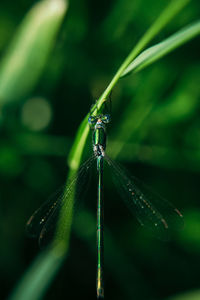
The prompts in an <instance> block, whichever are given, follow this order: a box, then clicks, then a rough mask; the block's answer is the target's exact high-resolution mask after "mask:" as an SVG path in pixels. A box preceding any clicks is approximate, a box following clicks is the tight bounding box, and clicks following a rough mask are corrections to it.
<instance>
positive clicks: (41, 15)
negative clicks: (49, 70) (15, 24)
mask: <svg viewBox="0 0 200 300" xmlns="http://www.w3.org/2000/svg"><path fill="white" fill-rule="evenodd" d="M66 10H67V2H66V1H65V0H43V1H40V2H38V3H37V4H35V6H33V8H32V9H31V10H30V11H29V12H28V14H27V15H26V16H25V18H24V20H23V22H22V24H21V25H20V27H19V29H18V31H17V33H16V36H15V37H14V39H13V41H12V43H11V44H10V47H9V49H8V50H7V53H6V54H5V56H4V58H3V61H2V62H1V65H0V103H1V104H5V103H7V102H8V101H13V100H19V99H22V97H25V96H26V95H27V94H28V93H29V92H30V91H31V90H32V89H33V88H34V86H35V84H36V83H37V80H38V79H39V76H40V74H41V72H42V70H43V68H44V66H45V63H46V62H47V58H48V54H49V52H50V50H51V49H52V46H53V45H54V42H55V36H56V34H57V32H58V29H59V27H60V24H61V22H62V20H63V17H64V15H65V12H66Z"/></svg>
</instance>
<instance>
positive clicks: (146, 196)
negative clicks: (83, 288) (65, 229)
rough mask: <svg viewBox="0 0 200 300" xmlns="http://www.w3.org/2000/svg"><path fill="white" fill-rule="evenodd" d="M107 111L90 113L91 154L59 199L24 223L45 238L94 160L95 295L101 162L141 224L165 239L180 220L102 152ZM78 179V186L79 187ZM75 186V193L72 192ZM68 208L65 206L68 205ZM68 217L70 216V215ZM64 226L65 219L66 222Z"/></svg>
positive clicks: (100, 280) (100, 279)
mask: <svg viewBox="0 0 200 300" xmlns="http://www.w3.org/2000/svg"><path fill="white" fill-rule="evenodd" d="M110 120H111V117H110V114H98V115H96V116H90V117H89V119H88V123H89V125H90V127H91V129H92V131H93V137H92V147H93V155H92V156H91V157H90V158H89V159H88V160H87V161H86V162H85V163H83V165H82V166H81V167H80V169H79V171H78V174H77V175H76V176H75V177H74V178H73V179H72V181H71V182H70V183H69V184H68V185H67V187H66V189H65V193H64V195H63V197H62V198H61V199H58V200H57V201H56V202H54V203H52V202H51V201H50V202H47V203H45V204H44V205H43V206H42V207H41V208H39V209H38V210H37V211H36V212H35V213H34V214H33V215H32V217H31V218H30V219H29V221H28V223H27V229H28V232H29V233H30V234H31V235H38V234H39V241H40V243H42V241H43V240H44V239H45V237H46V235H47V234H48V232H50V231H51V229H52V226H55V220H56V219H57V218H58V215H59V211H60V209H62V206H63V205H65V212H66V216H65V218H66V220H67V218H68V217H69V216H70V212H69V213H68V211H71V206H72V205H74V204H72V201H74V200H73V199H74V198H75V202H76V199H78V198H80V197H81V195H82V190H83V189H84V185H85V181H84V178H86V176H85V175H86V174H87V173H88V171H89V170H90V168H91V166H92V165H93V162H95V161H96V164H97V180H98V186H97V279H96V289H97V298H104V276H103V272H104V270H103V269H104V268H103V255H104V237H103V235H104V222H103V173H104V162H106V163H107V164H108V165H109V167H110V168H111V170H112V174H113V176H114V178H115V182H116V183H117V186H118V188H119V190H120V194H121V195H122V197H123V198H124V200H125V203H126V204H127V206H128V208H129V209H130V211H131V212H132V213H133V215H134V216H136V218H137V219H138V221H139V222H140V224H141V225H144V226H146V227H148V228H149V229H151V230H152V231H154V232H155V234H156V235H157V236H158V237H160V238H161V239H167V237H168V233H169V232H170V228H171V227H173V225H174V222H175V223H182V219H183V216H182V214H181V213H180V211H179V210H178V209H177V208H175V207H174V206H173V205H172V204H170V203H169V202H168V201H166V200H163V199H161V198H160V197H159V196H157V195H154V194H153V193H151V192H150V191H149V190H148V188H146V187H145V186H142V187H141V184H140V182H139V181H138V180H137V179H136V178H135V177H132V176H130V175H129V174H128V172H127V171H126V170H125V169H124V168H122V167H121V166H120V165H118V164H117V163H116V162H114V161H113V160H112V159H111V158H110V157H108V155H107V154H106V152H105V150H106V138H107V133H106V126H107V124H108V123H110ZM80 183H81V187H80ZM76 187H78V188H77V193H76V195H75V194H74V190H75V188H76ZM68 208H69V209H68ZM70 217H71V216H70ZM66 226H67V223H66Z"/></svg>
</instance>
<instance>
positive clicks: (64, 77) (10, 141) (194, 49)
mask: <svg viewBox="0 0 200 300" xmlns="http://www.w3.org/2000/svg"><path fill="white" fill-rule="evenodd" d="M167 2H168V1H156V2H155V1H152V0H150V1H144V0H136V1H130V0H129V1H127V0H125V1H124V0H118V1H105V0H103V1H98V2H97V1H78V0H74V1H71V3H70V6H69V10H68V13H67V15H66V17H65V19H64V22H63V23H62V26H61V29H60V31H59V34H58V35H57V37H56V40H55V44H54V47H53V49H52V51H51V53H50V55H49V57H48V60H47V63H46V65H45V68H44V70H43V72H42V74H41V75H40V78H39V80H38V81H37V84H36V85H35V86H34V88H33V89H32V90H31V91H30V92H29V93H28V95H25V96H24V98H23V97H22V99H21V101H16V102H10V103H9V104H8V105H5V109H4V115H3V117H2V118H1V129H0V130H1V139H0V233H1V247H0V249H1V254H0V267H1V272H0V274H1V278H0V282H1V289H0V298H2V299H3V298H5V297H7V296H8V295H9V294H10V292H11V291H12V289H13V287H14V286H15V285H16V283H17V282H18V280H19V279H20V278H21V276H22V275H23V274H24V272H25V271H26V270H27V269H28V268H29V266H30V264H31V262H32V261H33V260H34V258H35V256H36V255H37V253H38V252H39V248H38V245H37V241H36V240H30V239H29V238H27V236H26V233H25V224H26V222H27V220H28V218H29V217H30V215H31V214H32V213H33V212H34V210H35V209H36V208H38V207H39V206H40V205H41V204H42V203H43V202H44V201H45V200H46V199H47V198H48V197H49V196H50V195H51V194H53V193H54V192H55V191H56V190H57V189H58V188H59V187H60V186H62V185H63V184H64V182H65V179H66V176H67V170H68V169H67V163H66V159H67V155H68V154H69V151H70V147H71V145H72V143H73V141H74V137H75V134H76V130H77V128H78V126H79V124H80V122H81V121H82V119H83V117H84V116H85V115H86V114H87V113H88V111H89V110H90V107H91V105H92V103H94V101H95V99H97V98H98V97H99V96H100V95H101V93H102V92H103V90H104V89H105V88H106V86H107V84H108V83H109V81H110V80H111V78H112V76H113V74H114V73H115V72H116V70H117V69H118V67H119V66H120V64H121V63H122V61H123V60H124V59H125V57H126V56H127V55H128V53H129V52H130V50H131V49H132V47H133V46H134V45H135V44H136V42H137V41H138V39H139V38H140V37H141V36H142V35H143V34H144V33H145V31H146V30H147V29H148V28H149V26H150V25H151V24H152V22H153V21H154V20H155V19H156V17H157V16H158V15H159V14H160V12H161V11H162V10H163V8H164V7H165V6H166V4H167ZM33 4H34V2H33V1H22V0H21V1H17V2H13V1H12V2H11V1H6V2H5V1H2V2H1V3H0V55H1V57H2V58H3V57H4V55H5V54H6V51H7V47H8V45H9V43H10V42H11V40H12V39H13V38H14V36H15V33H16V29H17V27H18V26H19V24H20V23H21V21H22V19H23V17H24V16H25V15H26V13H27V12H28V10H29V9H30V8H31V7H32V5H33ZM199 9H200V7H199V1H198V0H195V1H192V2H191V3H189V4H188V6H187V7H185V8H184V9H183V11H182V12H180V13H179V15H178V16H177V17H176V18H175V19H173V20H172V21H171V22H170V24H169V25H168V26H167V27H166V29H165V30H163V31H162V32H161V33H159V35H158V36H157V37H156V39H154V41H152V43H151V44H152V45H153V44H155V43H157V42H160V41H162V40H164V39H165V38H166V37H168V36H169V35H171V34H172V33H174V32H176V31H177V30H179V29H180V28H182V27H183V26H186V25H187V24H189V23H191V22H192V21H194V20H197V19H198V18H199ZM199 53H200V44H199V38H196V39H194V40H192V41H190V42H189V43H188V44H186V45H184V46H182V47H181V48H179V49H176V51H174V52H173V53H171V54H169V55H168V56H166V57H164V58H163V59H161V60H159V61H158V62H156V63H154V64H153V65H151V66H149V67H148V68H146V69H145V70H143V71H141V72H139V73H137V74H135V75H131V76H128V77H126V78H124V79H121V80H120V81H119V83H118V84H117V86H116V87H115V88H114V90H113V93H112V122H111V124H110V125H109V128H108V149H107V150H108V153H109V155H110V156H111V157H113V158H114V159H116V160H118V161H120V162H121V163H122V164H123V165H125V166H126V167H127V168H128V169H129V171H130V172H131V173H132V174H134V175H135V176H137V177H138V178H140V179H141V180H142V181H143V182H145V183H147V184H148V185H149V186H151V187H152V189H153V190H155V191H157V192H158V193H159V194H161V195H162V196H163V197H164V198H166V199H168V200H169V201H170V202H172V203H173V204H174V205H175V206H176V207H178V208H179V209H180V210H181V212H182V213H183V215H184V219H185V227H184V229H183V230H181V231H178V232H176V233H175V234H174V236H173V238H172V240H171V241H170V242H168V243H164V242H161V241H159V240H157V239H155V238H154V237H152V236H151V235H150V234H148V232H147V231H146V230H145V229H143V228H142V229H141V228H140V226H139V225H138V223H137V221H136V220H135V219H133V217H132V216H131V214H130V213H129V211H128V210H127V209H126V207H125V206H124V204H123V202H122V201H121V200H120V198H119V196H118V195H117V192H115V187H114V186H113V184H112V182H111V180H110V177H109V175H107V174H105V227H106V228H105V235H106V240H105V282H106V283H105V291H106V292H105V293H106V299H138V300H142V299H154V300H155V299H165V298H167V297H171V296H173V295H175V294H179V293H180V294H181V293H184V292H188V291H191V290H196V289H199V287H200V284H199V282H200V271H199V270H200V204H199V200H200V190H199V178H200V177H199V175H200V119H199V111H200V105H199V71H200V60H199ZM30 72H31V70H30ZM28 76H29V74H28V73H27V78H28ZM121 144H122V145H123V147H122V148H121V151H120V152H119V149H120V145H121ZM89 147H90V140H89V139H88V145H87V147H86V150H87V149H88V148H89ZM88 155H89V154H88V153H87V151H86V152H85V156H86V157H87V156H88ZM95 193H96V191H95V185H94V184H92V188H91V193H89V195H91V197H90V198H91V199H87V201H86V204H85V206H84V209H83V210H82V213H83V216H85V217H84V218H83V219H84V221H83V223H81V219H80V222H77V223H75V226H74V230H73V234H72V239H71V245H70V253H69V256H68V259H67V260H66V262H65V263H64V265H63V267H62V269H61V270H60V272H59V273H58V275H57V276H56V278H55V280H54V281H53V283H52V285H51V286H50V287H49V289H48V292H47V294H46V296H45V297H44V299H61V298H67V297H69V298H73V299H78V298H79V299H80V297H81V298H87V299H95V293H96V292H95V285H96V283H95V278H96V256H95V246H96V240H95V238H96V233H95V230H96V228H95V214H96V212H95V204H96V194H95ZM87 198H88V197H87ZM199 297H200V296H199ZM180 299H181V298H180ZM186 299H188V300H189V299H193V298H190V297H187V298H186ZM195 299H200V298H198V296H197V298H195Z"/></svg>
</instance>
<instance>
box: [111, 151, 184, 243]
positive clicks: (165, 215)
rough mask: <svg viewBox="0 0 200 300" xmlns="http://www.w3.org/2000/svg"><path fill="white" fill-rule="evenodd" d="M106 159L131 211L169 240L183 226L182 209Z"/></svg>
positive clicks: (151, 229) (157, 234)
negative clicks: (173, 232) (174, 231)
mask: <svg viewBox="0 0 200 300" xmlns="http://www.w3.org/2000/svg"><path fill="white" fill-rule="evenodd" d="M105 160H106V161H107V163H108V164H109V165H110V167H111V169H112V171H113V176H114V179H115V181H116V183H117V187H118V189H119V192H120V194H121V196H122V198H123V199H124V200H125V203H126V205H127V207H128V208H129V210H130V211H131V213H132V214H133V215H134V216H135V217H136V218H137V219H138V221H139V223H140V224H141V225H142V226H145V227H146V228H148V229H149V230H150V231H152V232H153V233H154V235H155V236H157V237H158V238H160V239H161V240H164V241H166V240H169V238H170V234H171V232H172V231H173V230H174V229H176V228H177V227H182V226H183V216H182V214H181V213H180V211H179V210H178V209H177V208H175V207H174V206H173V205H172V204H171V203H169V202H168V201H166V200H164V199H162V198H160V197H159V196H158V195H156V194H155V193H153V192H151V191H150V190H149V189H148V188H147V187H146V186H145V185H143V184H142V183H141V182H140V181H139V180H138V179H136V178H135V177H133V176H130V175H129V174H128V172H127V171H126V170H125V169H124V168H122V167H121V166H119V165H118V164H117V163H116V162H114V161H113V160H112V159H111V158H109V157H108V156H105Z"/></svg>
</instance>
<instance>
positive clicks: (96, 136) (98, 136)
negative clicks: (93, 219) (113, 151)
mask: <svg viewBox="0 0 200 300" xmlns="http://www.w3.org/2000/svg"><path fill="white" fill-rule="evenodd" d="M106 121H107V119H105V120H103V119H102V117H101V116H99V117H97V118H96V119H95V126H94V132H93V151H94V154H95V156H96V158H97V172H98V193H97V298H104V278H103V264H104V261H103V260H104V238H103V233H104V221H103V212H104V211H103V163H104V155H105V152H104V151H105V148H106V128H105V123H106Z"/></svg>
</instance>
